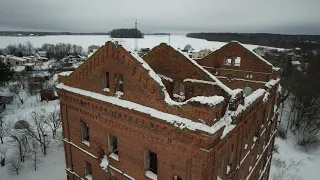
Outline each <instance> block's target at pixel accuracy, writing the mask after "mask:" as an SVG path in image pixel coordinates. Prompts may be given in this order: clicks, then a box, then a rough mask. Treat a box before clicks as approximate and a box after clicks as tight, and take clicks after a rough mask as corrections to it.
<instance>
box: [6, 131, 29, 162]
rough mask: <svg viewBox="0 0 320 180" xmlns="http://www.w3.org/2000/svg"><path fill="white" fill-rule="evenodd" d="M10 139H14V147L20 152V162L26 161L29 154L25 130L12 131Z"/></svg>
mask: <svg viewBox="0 0 320 180" xmlns="http://www.w3.org/2000/svg"><path fill="white" fill-rule="evenodd" d="M10 137H11V138H12V143H13V144H12V145H13V147H14V148H15V150H16V151H17V152H18V155H19V157H20V161H22V162H24V161H25V156H26V154H27V152H28V149H27V146H26V144H27V139H26V138H27V137H26V134H25V131H24V130H21V129H18V130H12V131H11V133H10Z"/></svg>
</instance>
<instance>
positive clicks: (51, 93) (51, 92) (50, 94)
mask: <svg viewBox="0 0 320 180" xmlns="http://www.w3.org/2000/svg"><path fill="white" fill-rule="evenodd" d="M57 98H58V94H57V91H56V89H55V88H48V89H44V90H42V91H40V99H41V101H52V100H55V99H57Z"/></svg>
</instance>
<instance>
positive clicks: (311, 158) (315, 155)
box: [270, 138, 320, 180]
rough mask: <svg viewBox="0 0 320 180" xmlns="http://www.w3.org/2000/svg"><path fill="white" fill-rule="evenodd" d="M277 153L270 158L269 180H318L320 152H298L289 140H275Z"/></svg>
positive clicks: (319, 175) (319, 176)
mask: <svg viewBox="0 0 320 180" xmlns="http://www.w3.org/2000/svg"><path fill="white" fill-rule="evenodd" d="M275 144H276V145H278V151H279V153H274V154H273V158H272V164H271V170H270V179H271V180H316V179H320V150H317V151H315V152H311V153H306V152H302V151H300V150H298V148H297V147H295V146H294V145H293V142H292V141H291V139H288V140H282V139H280V138H276V142H275Z"/></svg>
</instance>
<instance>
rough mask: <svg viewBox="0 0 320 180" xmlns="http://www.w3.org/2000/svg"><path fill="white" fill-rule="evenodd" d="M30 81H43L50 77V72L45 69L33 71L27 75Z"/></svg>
mask: <svg viewBox="0 0 320 180" xmlns="http://www.w3.org/2000/svg"><path fill="white" fill-rule="evenodd" d="M29 79H30V80H31V82H32V83H43V82H45V81H46V80H49V79H50V73H48V72H46V71H40V72H35V73H33V74H31V75H30V76H29Z"/></svg>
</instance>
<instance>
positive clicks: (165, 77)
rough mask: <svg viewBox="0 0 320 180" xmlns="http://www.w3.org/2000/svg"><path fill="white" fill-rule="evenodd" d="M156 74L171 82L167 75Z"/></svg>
mask: <svg viewBox="0 0 320 180" xmlns="http://www.w3.org/2000/svg"><path fill="white" fill-rule="evenodd" d="M158 75H159V76H160V77H161V79H164V80H167V81H169V82H173V79H171V78H169V77H167V76H164V75H161V74H158Z"/></svg>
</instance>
